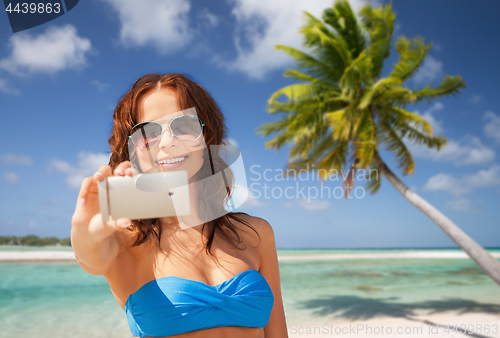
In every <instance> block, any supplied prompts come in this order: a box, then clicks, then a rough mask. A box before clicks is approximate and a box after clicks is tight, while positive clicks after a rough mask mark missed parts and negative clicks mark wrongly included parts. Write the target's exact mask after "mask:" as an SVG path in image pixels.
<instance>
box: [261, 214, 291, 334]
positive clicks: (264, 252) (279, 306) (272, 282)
mask: <svg viewBox="0 0 500 338" xmlns="http://www.w3.org/2000/svg"><path fill="white" fill-rule="evenodd" d="M256 219H257V222H256V223H257V224H256V226H255V228H256V230H257V231H258V232H259V235H260V240H261V242H260V245H259V253H260V257H261V266H260V270H259V272H260V273H261V274H262V276H264V278H265V279H266V281H267V283H268V284H269V286H270V287H271V290H272V291H273V296H274V306H273V310H272V311H271V317H270V318H269V322H268V323H267V325H266V326H265V327H264V336H265V338H288V332H287V326H286V320H285V310H284V309H283V300H282V299H281V282H280V272H279V266H278V253H277V252H276V242H275V239H274V231H273V228H272V227H271V225H270V224H269V223H268V222H267V221H266V220H264V219H262V218H256Z"/></svg>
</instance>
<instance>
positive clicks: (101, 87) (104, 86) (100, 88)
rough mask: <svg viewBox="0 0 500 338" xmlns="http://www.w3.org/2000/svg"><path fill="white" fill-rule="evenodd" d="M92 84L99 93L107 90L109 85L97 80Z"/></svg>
mask: <svg viewBox="0 0 500 338" xmlns="http://www.w3.org/2000/svg"><path fill="white" fill-rule="evenodd" d="M92 84H93V85H94V86H96V88H97V90H98V91H100V92H105V91H106V90H107V89H108V88H109V83H104V82H101V81H99V80H97V79H95V80H94V81H92Z"/></svg>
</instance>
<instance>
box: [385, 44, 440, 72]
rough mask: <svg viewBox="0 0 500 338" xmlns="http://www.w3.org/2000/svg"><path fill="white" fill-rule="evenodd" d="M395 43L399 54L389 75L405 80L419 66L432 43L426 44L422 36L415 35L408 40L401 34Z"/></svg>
mask: <svg viewBox="0 0 500 338" xmlns="http://www.w3.org/2000/svg"><path fill="white" fill-rule="evenodd" d="M395 45H396V51H397V52H398V54H399V61H398V62H397V63H396V64H395V65H394V68H393V70H392V72H391V74H390V75H389V77H395V78H398V79H400V80H402V81H405V80H406V79H409V78H411V77H412V76H413V75H414V74H415V73H416V72H417V70H418V69H419V68H420V66H421V65H422V63H423V62H424V59H425V57H426V56H427V51H428V50H429V49H430V48H431V46H432V43H431V44H430V45H428V46H427V45H425V43H424V39H423V38H420V37H417V38H415V39H413V40H412V41H409V40H408V39H407V38H406V37H404V36H401V37H399V39H398V41H397V42H396V43H395Z"/></svg>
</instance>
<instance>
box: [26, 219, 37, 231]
mask: <svg viewBox="0 0 500 338" xmlns="http://www.w3.org/2000/svg"><path fill="white" fill-rule="evenodd" d="M37 226H38V223H37V222H35V221H30V223H29V224H28V228H30V229H33V228H36V227H37Z"/></svg>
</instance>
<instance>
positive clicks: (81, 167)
mask: <svg viewBox="0 0 500 338" xmlns="http://www.w3.org/2000/svg"><path fill="white" fill-rule="evenodd" d="M109 156H110V155H109V154H93V153H90V152H85V151H81V152H80V153H79V154H78V158H79V161H78V164H77V165H76V166H73V165H71V164H69V163H68V162H66V161H62V160H58V159H52V160H51V161H50V164H49V166H48V168H47V172H48V173H52V172H54V171H58V172H62V173H64V174H66V175H67V176H66V180H65V182H66V185H67V186H68V187H69V188H70V189H80V187H81V185H82V182H83V179H84V178H85V177H87V176H92V175H94V173H95V172H96V171H97V170H98V169H99V168H100V167H101V166H102V165H103V164H108V163H109Z"/></svg>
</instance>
